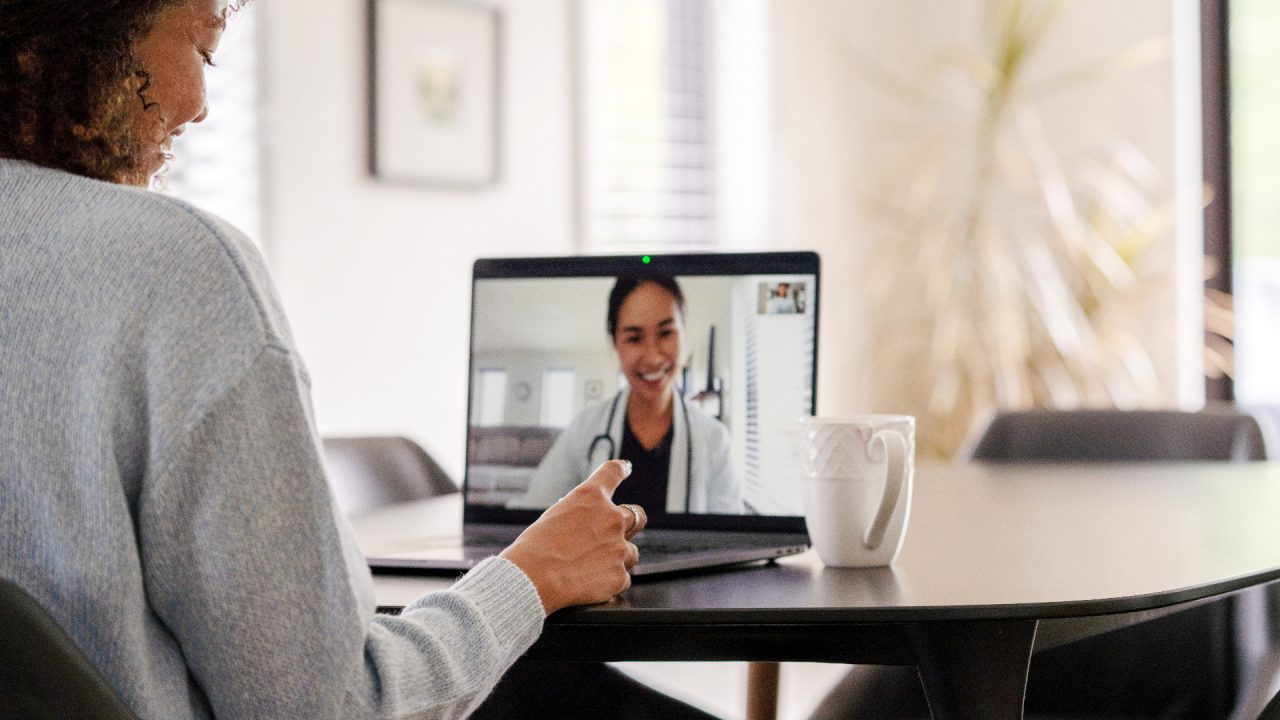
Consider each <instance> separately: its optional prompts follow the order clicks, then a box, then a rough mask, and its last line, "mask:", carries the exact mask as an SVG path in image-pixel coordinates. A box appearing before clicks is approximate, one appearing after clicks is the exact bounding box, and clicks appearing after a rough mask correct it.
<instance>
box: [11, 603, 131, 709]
mask: <svg viewBox="0 0 1280 720" xmlns="http://www.w3.org/2000/svg"><path fill="white" fill-rule="evenodd" d="M133 717H134V716H133V713H132V712H130V710H129V708H127V707H125V705H124V703H123V702H121V700H120V698H119V697H118V696H117V695H116V692H115V690H114V689H113V688H112V687H111V685H110V684H109V683H108V682H107V681H106V679H105V678H103V677H102V674H101V673H99V672H98V669H97V668H95V667H94V666H93V665H92V664H91V663H90V662H89V660H88V658H86V657H85V656H84V653H82V652H81V651H80V648H79V647H77V646H76V644H75V643H74V642H72V640H71V638H69V637H67V634H66V633H65V632H63V631H62V628H61V627H59V626H58V624H57V623H56V622H54V620H53V618H51V617H49V614H48V613H47V612H45V610H44V608H43V607H41V606H40V604H39V603H37V602H36V600H35V599H34V598H32V597H31V596H30V595H29V594H27V592H26V591H25V590H23V589H22V588H21V587H18V585H17V584H15V583H13V582H11V581H10V580H8V579H5V578H0V718H26V719H31V720H45V719H46V718H47V719H48V720H54V719H55V718H56V719H58V720H61V719H62V718H83V719H84V720H125V719H128V718H133Z"/></svg>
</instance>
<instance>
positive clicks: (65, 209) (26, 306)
mask: <svg viewBox="0 0 1280 720" xmlns="http://www.w3.org/2000/svg"><path fill="white" fill-rule="evenodd" d="M308 398H309V389H308V380H307V374H306V370H305V369H304V367H303V366H302V364H301V362H300V361H299V360H298V357H297V353H296V351H295V350H294V348H293V344H292V341H291V340H290V336H289V330H288V327H287V326H286V324H285V320H284V316H283V314H282V313H281V310H280V307H279V305H278V303H277V301H276V298H275V295H274V292H273V290H272V287H271V283H270V281H269V279H268V278H267V275H266V271H265V269H264V267H263V265H262V262H261V260H260V259H259V257H258V255H257V253H256V252H255V251H254V250H253V248H252V247H251V246H250V245H249V243H248V242H247V241H246V240H245V239H244V238H243V237H242V236H241V235H240V234H239V233H238V232H236V231H235V230H233V229H231V228H230V227H228V226H227V225H225V224H223V223H221V222H220V221H218V220H217V219H216V218H213V217H211V216H209V215H206V214H203V213H201V212H199V211H197V210H195V209H193V208H191V207H189V206H187V205H185V204H183V203H181V202H178V201H176V200H173V199H171V198H167V197H164V196H161V195H158V194H155V193H150V192H146V191H141V190H136V189H132V188H125V187H120V186H115V185H111V184H107V183H101V182H97V181H93V180H88V179H84V178H80V177H77V176H74V175H70V174H67V173H62V172H57V171H53V170H48V169H44V168H39V167H36V166H34V165H30V164H27V163H22V162H16V161H8V160H0V575H3V576H4V577H6V578H10V579H12V580H14V581H16V582H17V583H18V584H19V585H21V586H23V587H24V588H26V589H27V590H28V591H29V592H30V593H32V594H33V595H34V596H35V597H36V599H37V600H38V601H40V602H41V604H43V605H44V606H45V607H46V608H48V609H49V610H50V611H51V612H52V614H53V616H54V618H55V619H56V620H57V621H58V623H59V624H60V625H61V626H62V627H63V628H64V629H65V630H66V631H67V632H68V634H69V635H70V636H71V637H72V638H73V639H74V640H75V641H76V642H77V644H79V646H80V647H81V648H82V649H83V650H84V651H85V653H86V654H87V655H88V657H89V659H90V660H91V661H92V662H93V663H94V664H95V665H96V666H97V667H98V668H100V669H101V670H102V671H103V673H104V674H105V675H106V677H107V678H108V679H109V680H110V682H111V683H112V684H113V685H114V686H115V688H116V690H117V691H118V692H119V694H120V696H121V698H122V699H123V700H124V701H125V703H127V704H128V705H129V706H130V707H132V708H133V710H134V711H135V712H136V713H137V714H138V715H139V716H141V717H144V718H164V719H166V720H169V719H172V718H192V717H195V718H202V717H209V716H217V717H223V718H247V717H260V718H326V717H384V716H385V717H437V716H439V717H449V716H458V715H463V714H465V713H466V712H467V711H468V710H469V709H471V708H473V707H474V706H475V705H476V704H477V703H478V702H479V701H480V700H481V699H482V698H483V696H484V694H485V693H487V692H488V691H489V690H490V689H491V688H492V686H493V685H494V683H496V682H497V679H498V677H499V676H500V674H501V673H502V672H503V671H504V670H505V669H506V668H507V667H508V665H509V664H510V663H511V662H512V661H514V660H515V658H516V657H518V656H519V655H520V654H521V653H522V652H524V650H525V649H527V648H528V646H529V645H530V644H532V642H533V640H534V639H535V638H536V637H537V635H538V633H539V631H540V630H541V627H542V606H541V603H540V602H539V599H538V594H537V591H536V590H535V589H534V587H533V585H532V584H531V583H530V582H529V580H528V578H526V577H525V576H524V574H523V573H521V572H520V570H519V569H518V568H516V567H515V566H514V565H512V564H510V563H508V562H506V561H505V560H498V559H491V560H488V561H486V563H484V564H482V565H481V566H480V567H478V568H476V569H475V570H473V571H472V572H471V573H469V574H468V575H467V576H466V577H465V578H464V579H463V580H461V581H460V582H459V583H457V584H456V585H455V586H454V587H453V588H452V589H451V590H449V591H447V592H441V593H435V594H431V595H427V596H424V597H422V598H420V599H419V600H417V601H416V602H414V603H413V604H412V605H410V606H409V607H408V608H406V610H405V612H404V613H403V614H401V615H400V616H398V617H388V616H375V615H374V612H373V611H374V601H373V598H372V592H371V582H370V577H369V572H368V569H367V567H366V566H365V565H364V563H363V562H362V560H361V558H360V555H359V552H358V550H357V549H356V547H355V545H354V544H353V542H352V541H351V538H350V532H349V530H348V528H347V526H346V523H345V521H344V520H343V518H342V517H341V516H340V515H339V514H338V513H337V511H336V510H335V506H334V503H333V500H332V496H331V494H330V492H329V489H328V485H327V484H326V482H325V478H324V470H323V468H322V466H321V461H320V458H319V454H318V449H317V448H318V441H317V436H316V431H315V427H314V423H313V421H312V418H311V410H310V407H309V399H308Z"/></svg>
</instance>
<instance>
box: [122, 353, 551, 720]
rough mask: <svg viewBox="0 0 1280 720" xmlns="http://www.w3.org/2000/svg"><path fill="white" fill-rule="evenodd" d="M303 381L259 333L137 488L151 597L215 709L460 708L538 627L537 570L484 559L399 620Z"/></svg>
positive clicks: (434, 712) (330, 713) (303, 713)
mask: <svg viewBox="0 0 1280 720" xmlns="http://www.w3.org/2000/svg"><path fill="white" fill-rule="evenodd" d="M307 392H308V391H307V387H306V383H305V382H304V381H303V379H302V376H301V372H300V369H299V367H298V366H297V364H296V363H295V362H294V359H293V357H292V355H291V353H290V352H289V351H288V350H287V349H285V348H281V347H277V346H272V345H268V346H266V347H265V348H264V349H263V350H262V352H261V353H260V354H259V355H258V356H257V357H256V358H255V359H254V360H253V362H252V364H251V365H250V366H249V367H248V369H247V370H246V372H245V373H244V374H243V376H242V377H241V378H240V379H239V381H238V382H237V383H235V384H234V385H232V386H230V387H229V388H228V389H227V390H226V391H225V392H224V393H223V394H222V395H221V396H219V397H218V398H217V399H216V400H215V401H213V402H212V403H211V404H210V405H209V406H208V409H207V411H206V412H205V413H203V415H202V416H201V417H200V418H199V419H198V421H197V422H196V423H195V425H194V426H193V427H191V428H189V429H187V430H186V431H185V433H184V435H183V436H182V439H181V440H180V441H179V442H177V443H176V444H175V447H174V449H173V451H172V452H171V453H169V454H168V457H167V459H166V462H165V464H164V466H163V467H159V468H156V469H155V474H154V475H153V476H151V478H150V479H149V480H148V482H147V484H146V486H145V487H144V489H143V492H142V496H141V498H140V502H139V511H138V542H139V549H140V552H141V554H142V566H143V568H144V573H145V582H146V588H147V595H148V599H149V601H150V603H151V607H152V610H153V611H154V612H155V613H156V615H157V616H158V617H159V618H160V619H161V621H162V622H163V623H164V625H165V627H166V628H167V629H168V631H169V632H170V633H172V634H173V636H174V637H175V638H176V640H177V642H178V643H179V644H180V645H181V647H182V652H183V654H184V657H185V659H186V662H187V665H188V668H189V670H190V672H191V675H192V677H193V679H194V680H195V682H196V683H197V684H198V685H199V686H200V688H201V689H202V690H203V691H204V693H205V695H206V696H207V698H208V700H209V703H210V705H211V706H212V708H213V711H214V713H215V714H216V715H217V716H218V717H237V718H239V717H263V718H267V717H270V718H276V717H307V718H326V717H458V716H462V715H464V714H465V713H467V712H468V711H469V710H470V709H472V708H473V707H474V706H475V705H476V704H478V703H479V701H480V700H482V699H483V697H484V696H485V695H486V694H487V693H488V692H489V690H490V689H492V687H493V686H494V684H496V682H497V680H498V678H499V677H500V676H501V674H502V673H503V672H504V671H505V670H506V668H507V667H508V666H509V665H510V663H512V662H513V661H514V660H515V658H516V657H518V656H519V655H520V654H521V653H522V652H523V651H524V650H525V649H527V648H528V647H529V645H531V644H532V643H533V641H534V639H536V637H537V635H538V633H539V632H540V630H541V624H542V617H543V615H542V606H541V602H540V601H539V599H538V595H537V591H536V590H535V589H534V587H533V585H532V583H530V582H529V580H528V578H527V577H525V576H524V574H523V573H522V572H520V570H519V569H518V568H516V567H515V566H514V565H511V564H510V563H508V562H506V561H505V560H498V559H494V560H490V561H487V562H486V563H485V564H482V565H481V566H479V567H477V568H476V569H475V570H473V571H472V572H471V573H469V574H468V575H467V576H466V577H465V578H464V579H463V580H461V581H460V582H458V583H457V584H456V585H454V586H453V587H452V588H451V589H449V590H447V591H444V592H440V593H434V594H430V595H427V596H424V597H422V598H420V599H419V600H417V601H416V602H414V603H413V604H411V605H410V606H409V607H408V608H406V609H405V611H404V613H402V614H401V615H400V616H398V617H389V616H375V615H374V613H373V609H374V608H373V599H372V592H371V587H372V586H371V581H370V577H369V571H368V568H367V566H365V565H364V563H363V561H362V559H361V557H360V554H359V552H358V550H357V549H356V548H355V546H354V543H353V542H352V540H351V537H350V533H349V531H348V530H347V528H346V525H345V519H344V518H342V517H341V516H340V515H339V514H338V512H337V510H336V508H335V505H334V503H333V500H332V495H331V493H330V491H329V488H328V484H327V483H326V481H325V477H324V470H323V466H322V463H321V460H320V455H319V450H318V437H317V435H316V432H315V430H314V425H313V424H312V421H311V417H310V412H309V409H308V408H309V404H308V400H307Z"/></svg>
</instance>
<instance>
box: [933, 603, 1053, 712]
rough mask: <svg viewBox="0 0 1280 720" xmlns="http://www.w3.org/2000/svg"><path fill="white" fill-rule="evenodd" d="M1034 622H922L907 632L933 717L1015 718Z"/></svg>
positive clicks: (1023, 687) (1019, 709)
mask: <svg viewBox="0 0 1280 720" xmlns="http://www.w3.org/2000/svg"><path fill="white" fill-rule="evenodd" d="M1035 636H1036V621H1035V620H974V621H969V622H950V623H943V622H940V623H922V624H921V625H920V626H918V627H917V628H916V629H915V630H914V631H913V633H912V643H913V645H915V649H916V655H917V658H918V665H919V669H920V681H921V682H922V683H923V684H924V693H925V697H926V698H927V699H928V700H929V711H930V712H931V713H932V715H933V717H934V718H935V720H948V719H949V718H990V719H991V720H999V719H1002V718H1007V719H1009V720H1019V719H1020V718H1021V717H1022V704H1023V700H1024V699H1025V697H1026V690H1027V668H1028V667H1030V664H1031V648H1032V644H1033V643H1034V641H1035Z"/></svg>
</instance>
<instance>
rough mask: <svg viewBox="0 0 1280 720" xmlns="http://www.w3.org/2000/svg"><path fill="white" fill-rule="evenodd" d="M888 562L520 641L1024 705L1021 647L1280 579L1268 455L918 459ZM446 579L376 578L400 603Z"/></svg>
mask: <svg viewBox="0 0 1280 720" xmlns="http://www.w3.org/2000/svg"><path fill="white" fill-rule="evenodd" d="M912 502H913V507H912V513H911V517H910V522H909V526H908V529H907V535H906V539H905V541H904V545H903V549H902V552H901V554H900V555H899V556H898V559H897V560H896V561H895V562H894V564H893V565H892V566H891V567H886V568H872V569H834V568H826V567H824V566H823V565H822V564H821V562H820V561H819V560H818V558H817V556H816V555H815V554H814V553H813V552H812V551H810V552H808V553H805V554H803V555H799V556H795V557H792V558H787V559H784V560H781V561H779V562H777V563H776V564H770V565H754V566H747V567H740V568H737V569H731V570H722V571H717V572H708V573H702V574H697V575H688V576H682V577H673V578H667V579H658V580H648V581H644V582H639V583H637V584H636V585H635V586H633V587H632V588H631V590H629V591H628V592H627V593H625V594H624V595H622V596H621V597H619V598H617V599H616V600H614V601H613V602H611V603H608V604H605V605H598V606H592V607H584V608H573V609H570V610H565V611H562V612H559V613H556V614H555V615H554V616H552V617H550V618H548V620H547V624H546V627H545V630H544V632H543V635H542V637H541V639H539V640H538V642H537V643H536V644H535V645H534V646H533V648H532V649H531V650H530V656H531V657H537V658H547V659H561V660H564V659H572V660H600V661H623V660H795V661H810V662H839V663H871V664H889V665H917V666H919V668H920V674H921V678H922V680H923V681H924V685H925V690H926V693H927V695H928V697H929V702H930V707H931V708H932V709H933V712H934V716H935V717H939V718H950V717H984V718H1018V717H1021V716H1022V704H1023V695H1024V690H1025V686H1026V677H1027V668H1028V664H1029V661H1030V657H1031V654H1032V652H1033V651H1039V650H1042V649H1047V648H1050V647H1054V646H1057V645H1061V644H1064V643H1067V642H1071V641H1073V640H1077V639H1080V638H1084V637H1089V636H1092V635H1097V634H1099V633H1102V632H1106V631H1109V630H1113V629H1116V628H1119V627H1124V626H1126V625H1130V624H1133V623H1137V622H1143V621H1145V620H1148V619H1151V618H1154V617H1158V616H1161V615H1164V614H1168V613H1170V612H1174V611H1177V610H1180V609H1183V608H1186V607H1189V606H1191V605H1194V604H1197V603H1201V602H1206V601H1208V600H1210V599H1213V598H1216V597H1220V596H1223V595H1227V594H1230V593H1235V592H1239V591H1241V590H1245V589H1247V588H1251V587H1254V586H1259V585H1263V584H1267V583H1271V582H1273V581H1275V580H1277V579H1280V463H1251V464H1228V463H1216V464H1188V463H1170V464H1132V463H1126V464H1123V465H1037V464H999V465H983V464H964V465H954V466H951V465H945V466H944V465H934V466H931V465H927V464H922V465H921V466H920V467H918V468H917V476H916V486H915V492H914V497H913V500H912ZM459 505H460V499H459V498H458V496H456V495H454V496H448V497H444V498H435V499H432V500H428V501H424V502H421V503H414V504H411V505H405V506H399V507H395V508H391V509H387V510H384V511H380V512H378V513H374V514H371V515H366V516H363V517H360V518H356V519H355V520H354V521H353V524H354V525H355V526H356V530H357V536H358V537H359V538H360V542H361V544H362V545H363V546H364V547H365V549H366V550H367V551H371V550H373V549H375V548H377V549H379V550H386V549H389V548H390V549H393V548H395V547H399V546H401V545H402V544H413V543H416V542H420V541H423V540H424V539H429V538H430V537H432V536H439V535H441V534H445V535H448V534H454V533H457V532H458V527H459V518H460V515H461V510H460V507H459ZM447 584H448V580H447V579H445V578H438V577H426V576H412V575H379V576H377V578H376V585H377V592H378V602H379V604H380V605H383V606H386V607H400V606H403V605H404V604H406V603H407V602H408V601H410V600H411V599H413V598H414V597H416V596H417V595H418V594H420V593H422V592H426V591H430V590H433V589H439V588H442V587H445V586H447Z"/></svg>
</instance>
